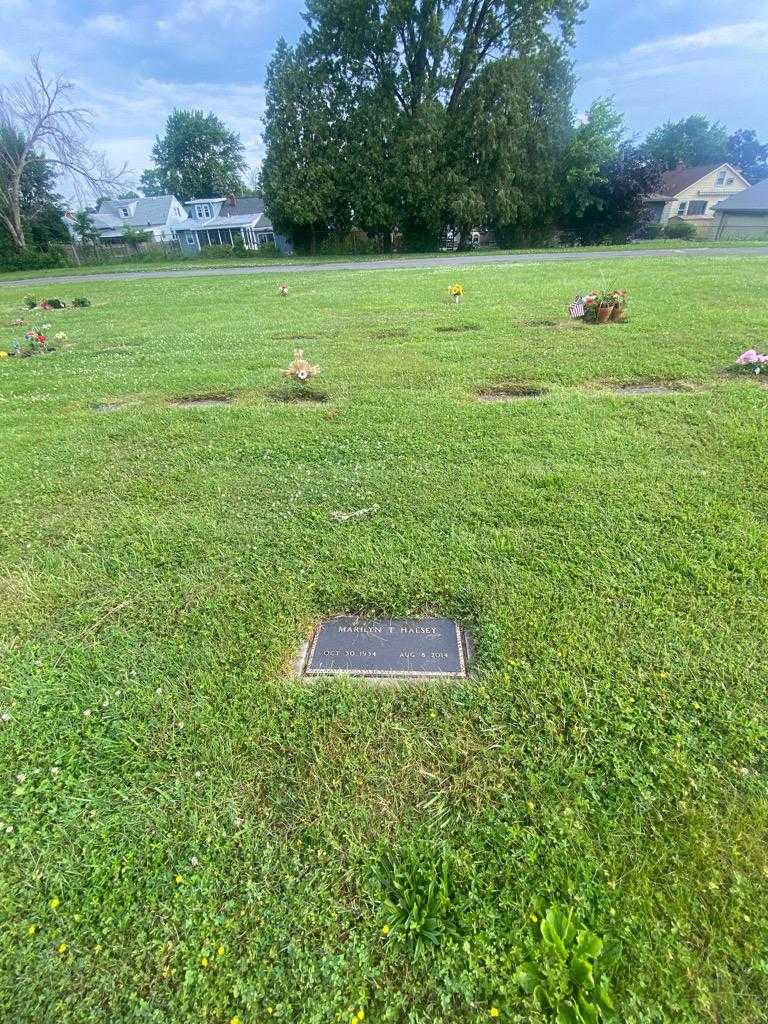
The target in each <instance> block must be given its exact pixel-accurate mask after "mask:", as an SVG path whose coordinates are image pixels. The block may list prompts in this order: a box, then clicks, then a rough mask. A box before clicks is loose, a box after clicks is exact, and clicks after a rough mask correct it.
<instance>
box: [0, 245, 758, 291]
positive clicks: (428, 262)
mask: <svg viewBox="0 0 768 1024" xmlns="http://www.w3.org/2000/svg"><path fill="white" fill-rule="evenodd" d="M702 255H703V256H768V245H760V246H754V245H753V246H745V245H743V246H738V245H734V246H728V247H723V248H716V247H713V248H707V247H706V246H702V247H700V248H697V249H612V250H605V251H603V252H578V251H577V252H520V253H489V254H487V255H483V254H481V253H469V254H467V255H466V256H417V257H413V258H408V259H402V258H401V259H384V260H348V261H346V262H339V263H272V264H268V265H264V264H259V265H258V266H244V267H210V268H207V269H202V268H196V269H192V268H191V269H189V270H134V271H129V270H123V271H115V272H114V273H108V274H69V275H66V276H64V275H62V276H61V277H25V278H23V279H21V278H17V279H16V280H12V281H9V280H5V281H3V280H0V287H6V288H21V287H25V286H27V285H32V284H34V285H43V284H91V283H92V282H94V281H136V280H144V279H146V278H156V277H157V278H161V277H234V276H237V275H241V274H308V273H312V272H314V271H319V270H322V271H326V270H423V269H425V268H428V269H432V268H435V267H441V268H445V269H448V268H450V267H473V266H479V265H482V264H484V263H578V262H582V261H585V260H631V259H645V258H646V257H648V256H673V257H678V256H702Z"/></svg>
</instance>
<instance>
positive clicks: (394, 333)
mask: <svg viewBox="0 0 768 1024" xmlns="http://www.w3.org/2000/svg"><path fill="white" fill-rule="evenodd" d="M371 337H372V338H381V339H382V340H383V341H386V339H387V338H407V337H408V331H406V330H405V329H404V328H402V327H401V328H397V329H394V328H393V329H391V330H387V331H373V332H372V334H371Z"/></svg>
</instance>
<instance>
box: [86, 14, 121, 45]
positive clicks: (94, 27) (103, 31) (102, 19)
mask: <svg viewBox="0 0 768 1024" xmlns="http://www.w3.org/2000/svg"><path fill="white" fill-rule="evenodd" d="M83 28H84V29H85V31H86V32H93V33H94V34H96V35H100V36H112V37H113V38H123V39H127V38H128V37H129V36H130V34H131V23H130V22H129V21H128V19H127V18H123V17H122V16H121V15H119V14H108V13H104V14H96V15H94V17H92V18H88V19H87V20H86V21H85V22H83Z"/></svg>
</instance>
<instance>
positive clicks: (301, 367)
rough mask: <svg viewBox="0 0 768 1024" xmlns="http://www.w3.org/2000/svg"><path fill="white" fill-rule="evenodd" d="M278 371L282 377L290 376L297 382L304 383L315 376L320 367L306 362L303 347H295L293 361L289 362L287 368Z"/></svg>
mask: <svg viewBox="0 0 768 1024" xmlns="http://www.w3.org/2000/svg"><path fill="white" fill-rule="evenodd" d="M280 373H282V375H283V376H284V377H290V378H291V380H295V381H298V382H299V384H305V383H306V382H307V381H308V380H310V379H311V378H312V377H316V376H317V375H318V373H320V367H319V366H313V365H312V364H311V363H309V362H307V360H306V359H305V358H304V349H301V348H297V349H294V351H293V362H292V363H289V364H288V367H287V369H285V370H281V371H280Z"/></svg>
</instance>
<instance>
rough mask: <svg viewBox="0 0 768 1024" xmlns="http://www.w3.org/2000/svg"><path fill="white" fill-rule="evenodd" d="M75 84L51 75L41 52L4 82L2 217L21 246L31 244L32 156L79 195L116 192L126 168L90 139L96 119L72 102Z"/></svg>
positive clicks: (0, 101)
mask: <svg viewBox="0 0 768 1024" xmlns="http://www.w3.org/2000/svg"><path fill="white" fill-rule="evenodd" d="M73 89H74V85H73V83H72V82H69V81H67V80H66V79H65V78H63V77H62V76H61V75H54V76H53V77H47V76H46V74H45V72H44V71H43V68H42V66H41V64H40V58H39V56H34V57H33V58H32V72H31V73H30V74H29V75H27V76H26V77H25V78H24V79H22V80H21V81H20V82H18V83H16V84H15V85H13V86H10V87H8V88H3V87H0V219H1V220H2V222H3V223H4V224H5V225H6V226H7V227H8V231H9V233H10V235H11V238H12V239H13V242H14V244H15V245H16V246H17V247H18V248H19V249H25V248H26V247H27V241H26V238H25V234H24V217H23V215H22V183H23V178H24V171H25V169H26V168H27V166H28V164H29V163H30V161H32V160H42V161H44V162H45V163H46V164H47V165H48V166H49V167H50V168H51V170H52V171H53V172H54V173H55V174H57V175H58V176H64V177H67V178H68V179H69V181H70V182H71V184H72V187H73V188H74V190H75V193H76V195H77V198H78V199H81V198H82V196H83V195H84V194H85V193H91V194H93V195H104V194H107V195H110V194H112V193H113V192H115V191H116V190H117V188H118V186H119V185H120V184H121V182H122V180H123V178H124V176H125V174H126V170H127V168H126V167H125V166H123V167H122V168H121V169H120V170H114V169H113V168H112V167H111V166H110V165H109V163H108V161H107V159H106V157H105V156H104V155H103V154H102V153H97V152H95V151H93V150H91V149H90V148H89V146H88V145H87V142H86V139H87V136H88V135H89V134H90V132H91V131H92V130H93V122H92V119H91V114H90V112H89V111H88V110H86V109H85V108H83V107H77V106H71V105H69V96H70V94H71V92H72V90H73ZM25 212H27V211H25ZM32 212H34V211H32Z"/></svg>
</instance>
